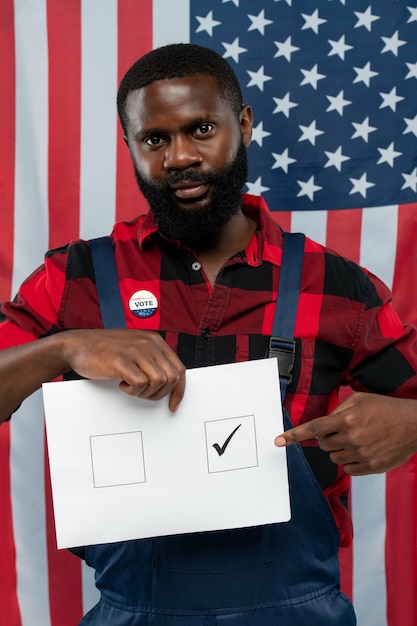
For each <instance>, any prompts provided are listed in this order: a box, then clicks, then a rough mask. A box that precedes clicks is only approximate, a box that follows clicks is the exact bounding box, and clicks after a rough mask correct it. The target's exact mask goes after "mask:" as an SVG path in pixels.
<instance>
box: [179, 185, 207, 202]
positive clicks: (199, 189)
mask: <svg viewBox="0 0 417 626" xmlns="http://www.w3.org/2000/svg"><path fill="white" fill-rule="evenodd" d="M208 188H209V185H208V184H207V183H201V182H198V181H187V182H181V183H176V184H174V185H172V186H171V189H172V191H173V192H174V195H175V197H176V198H179V199H180V200H193V199H195V198H200V197H201V196H203V195H204V194H205V193H206V192H207V190H208Z"/></svg>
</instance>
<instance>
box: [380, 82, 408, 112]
mask: <svg viewBox="0 0 417 626" xmlns="http://www.w3.org/2000/svg"><path fill="white" fill-rule="evenodd" d="M379 95H380V96H381V98H382V100H383V102H382V104H381V105H380V106H379V108H380V109H385V107H389V108H390V109H391V110H392V111H394V113H395V112H396V109H397V102H401V100H404V98H403V97H401V96H397V88H396V87H393V88H392V89H391V91H390V92H389V93H382V92H380V93H379Z"/></svg>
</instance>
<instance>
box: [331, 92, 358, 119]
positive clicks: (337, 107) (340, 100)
mask: <svg viewBox="0 0 417 626" xmlns="http://www.w3.org/2000/svg"><path fill="white" fill-rule="evenodd" d="M326 98H327V99H328V101H329V102H330V104H329V106H328V107H327V109H326V112H328V111H337V112H338V113H339V115H342V116H343V109H344V107H345V106H348V105H349V104H352V101H351V100H345V99H344V93H343V90H342V91H339V93H338V94H337V96H326Z"/></svg>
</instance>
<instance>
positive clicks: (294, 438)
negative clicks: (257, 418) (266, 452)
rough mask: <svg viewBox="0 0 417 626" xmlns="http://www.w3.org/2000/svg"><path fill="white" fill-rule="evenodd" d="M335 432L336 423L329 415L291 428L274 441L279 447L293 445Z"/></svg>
mask: <svg viewBox="0 0 417 626" xmlns="http://www.w3.org/2000/svg"><path fill="white" fill-rule="evenodd" d="M333 432H334V423H333V422H332V421H331V420H329V416H327V415H325V416H324V417H316V419H314V420H311V421H310V422H306V423H305V424H300V425H299V426H295V427H294V428H290V429H289V430H287V431H286V432H285V433H282V434H281V435H278V436H277V437H275V440H274V443H275V445H276V446H277V447H278V448H282V447H284V446H291V445H292V444H293V443H299V442H300V441H306V440H307V439H318V438H319V437H324V435H329V434H330V433H333Z"/></svg>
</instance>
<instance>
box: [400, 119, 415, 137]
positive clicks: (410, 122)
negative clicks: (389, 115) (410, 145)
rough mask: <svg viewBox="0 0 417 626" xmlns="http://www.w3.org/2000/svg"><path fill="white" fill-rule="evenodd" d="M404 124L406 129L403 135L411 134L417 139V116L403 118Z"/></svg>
mask: <svg viewBox="0 0 417 626" xmlns="http://www.w3.org/2000/svg"><path fill="white" fill-rule="evenodd" d="M404 122H405V123H406V124H407V128H406V129H405V131H404V132H403V135H406V134H407V133H413V135H415V136H416V137H417V115H416V116H415V117H413V118H410V117H405V118H404Z"/></svg>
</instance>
